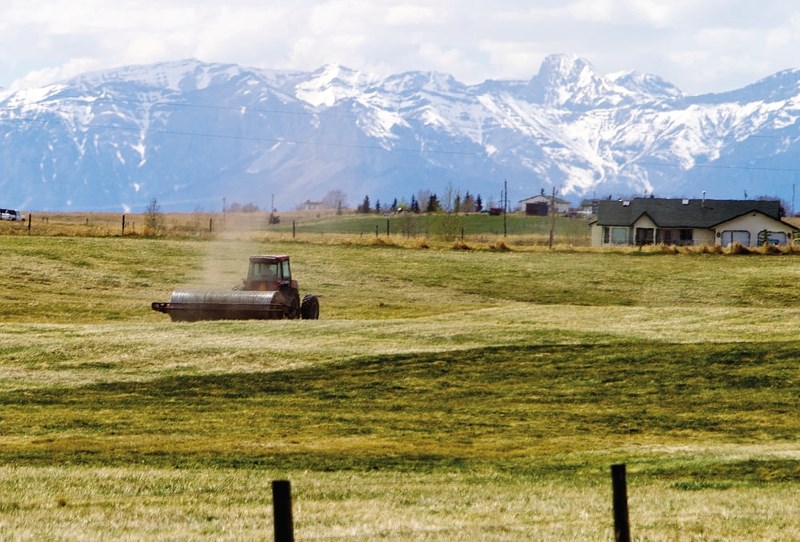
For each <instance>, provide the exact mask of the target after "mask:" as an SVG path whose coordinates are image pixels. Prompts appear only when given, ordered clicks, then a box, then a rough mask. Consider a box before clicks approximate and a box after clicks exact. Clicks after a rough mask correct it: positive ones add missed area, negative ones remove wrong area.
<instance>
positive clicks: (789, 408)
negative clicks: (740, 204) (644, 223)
mask: <svg viewBox="0 0 800 542" xmlns="http://www.w3.org/2000/svg"><path fill="white" fill-rule="evenodd" d="M280 235H282V236H283V237H284V240H271V239H270V237H269V236H264V235H227V236H220V237H218V238H217V239H215V240H209V239H191V238H184V239H175V238H160V239H147V238H139V237H113V236H112V237H109V236H101V237H82V236H71V235H70V236H46V235H35V234H34V235H24V234H22V233H20V234H18V235H5V236H1V237H0V247H2V252H1V253H0V264H2V267H3V269H4V273H3V275H2V276H0V285H1V286H0V292H1V293H0V295H1V296H2V297H0V300H1V301H2V307H3V312H2V314H1V315H0V403H1V404H2V410H0V458H1V459H2V465H1V466H0V488H2V490H0V539H2V540H42V539H44V540H47V539H50V540H98V539H105V540H142V539H157V540H190V539H191V540H196V539H212V540H251V539H265V540H269V539H271V537H272V510H271V494H270V483H271V481H272V480H274V479H279V478H280V479H289V480H291V481H292V484H293V497H294V505H295V509H294V513H295V531H296V538H297V539H298V540H342V541H345V540H378V539H380V540H398V541H399V540H610V539H612V538H613V518H612V511H611V480H610V465H611V464H613V463H625V464H626V465H627V467H628V483H629V487H628V496H629V503H630V516H631V530H632V533H633V536H634V538H635V539H637V540H800V518H798V516H797V514H796V510H795V508H796V507H795V506H794V504H795V502H796V500H797V497H798V493H800V446H798V437H797V435H798V434H800V418H798V416H797V411H798V406H799V405H798V397H800V372H798V367H797V362H798V359H799V358H800V351H798V349H797V345H798V341H797V339H796V336H795V334H796V333H797V329H798V327H799V326H800V309H798V307H797V299H798V298H800V257H799V256H797V255H792V254H788V255H728V254H702V253H696V254H688V253H682V254H661V253H657V252H646V251H645V252H640V251H630V252H591V251H572V250H561V251H552V252H551V251H543V250H540V249H538V250H532V249H529V248H525V247H528V246H529V245H528V244H527V241H525V242H522V243H521V244H520V245H515V244H514V240H515V239H516V238H514V237H512V238H511V239H510V240H509V241H508V245H509V246H510V247H511V249H512V250H508V251H496V250H489V249H488V248H485V249H484V248H482V249H480V250H451V249H449V248H447V245H444V246H442V247H439V248H436V247H434V248H429V249H422V248H415V246H417V245H415V244H414V243H411V244H408V245H403V246H400V244H395V243H394V242H392V241H391V240H384V241H383V242H381V243H377V242H366V241H365V242H354V241H352V240H346V239H345V240H339V241H336V242H332V241H330V240H327V241H315V242H311V241H310V240H309V239H303V240H296V241H295V242H291V241H290V240H289V239H285V235H284V234H280ZM373 235H374V234H373ZM254 253H288V254H291V256H292V263H293V269H294V271H295V275H296V276H297V278H298V280H299V281H300V286H301V294H303V293H306V292H314V293H316V294H318V295H319V297H320V302H321V319H320V320H318V321H246V322H199V323H193V324H187V323H172V322H170V321H169V319H168V318H167V317H166V316H165V315H163V314H159V313H156V312H154V311H152V310H150V302H151V301H157V300H167V299H168V298H169V295H170V292H171V291H172V289H173V287H176V286H196V287H206V288H228V287H231V286H233V285H235V284H237V283H238V282H239V280H240V278H241V277H242V275H243V274H244V272H245V266H246V257H247V256H248V255H249V254H254Z"/></svg>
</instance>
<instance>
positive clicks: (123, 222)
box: [122, 215, 125, 237]
mask: <svg viewBox="0 0 800 542" xmlns="http://www.w3.org/2000/svg"><path fill="white" fill-rule="evenodd" d="M122 235H123V237H124V236H125V215H122Z"/></svg>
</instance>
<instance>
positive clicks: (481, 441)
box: [0, 343, 800, 483]
mask: <svg viewBox="0 0 800 542" xmlns="http://www.w3.org/2000/svg"><path fill="white" fill-rule="evenodd" d="M797 355H798V354H797V352H796V349H795V347H794V344H792V343H784V344H780V343H778V344H763V343H749V344H712V345H670V344H661V343H649V344H648V343H644V344H634V345H631V344H627V345H624V347H621V345H617V344H606V345H593V346H569V345H567V346H562V347H557V346H547V347H535V346H528V347H515V348H501V347H493V348H487V349H474V350H469V351H457V352H443V353H427V354H408V355H398V356H386V357H378V358H368V359H360V360H354V361H351V362H347V363H341V364H325V365H322V366H316V367H307V368H301V369H297V370H291V371H272V372H265V373H225V374H208V375H196V376H172V377H164V378H157V379H153V380H151V381H146V382H106V383H97V384H93V385H88V386H81V387H71V388H62V389H59V388H58V387H57V386H53V387H52V388H50V389H38V390H24V389H22V390H17V391H14V390H8V391H3V392H2V393H0V404H2V411H3V415H2V427H3V438H2V440H0V442H2V446H1V447H0V458H3V460H5V461H13V462H14V463H16V464H31V465H42V464H52V462H54V461H57V462H63V463H68V464H75V463H77V464H88V465H124V464H127V463H131V462H135V463H137V464H151V465H153V466H163V465H177V466H189V465H193V466H205V467H226V466H259V467H269V468H292V469H311V470H331V469H334V470H339V469H359V470H361V469H367V470H369V469H381V470H385V469H389V470H393V469H395V470H396V469H399V470H410V471H413V470H425V471H427V470H440V469H453V468H455V469H472V468H492V469H499V470H505V469H510V470H515V471H520V470H522V471H527V472H529V473H533V472H539V473H542V472H550V471H553V472H555V473H557V474H558V475H559V476H563V475H565V474H566V473H567V472H574V471H576V470H580V469H584V468H589V469H591V470H593V471H597V470H598V469H599V470H602V469H603V468H604V466H605V465H606V464H607V462H608V461H612V460H625V459H631V460H633V461H636V453H632V452H620V453H614V452H613V450H621V449H635V448H638V449H640V450H646V449H647V448H648V447H649V446H656V445H658V446H671V445H679V444H680V445H700V444H705V445H714V444H719V445H724V444H730V443H781V442H792V441H793V439H794V438H795V435H796V434H797V432H798V430H800V421H799V420H798V419H797V417H796V416H795V412H794V408H793V406H792V405H794V404H796V397H797V396H798V394H800V382H799V381H798V378H797V372H796V368H795V367H796V363H797ZM629 455H630V456H631V457H628V456H629ZM646 455H647V454H645V456H646ZM565 458H568V459H565ZM751 459H752V458H746V459H745V461H750V460H751ZM728 461H729V458H720V462H725V463H728ZM799 465H800V463H798V462H797V460H796V459H793V458H789V459H786V460H784V461H778V462H776V463H775V465H774V466H773V467H770V469H771V470H772V471H774V472H773V474H771V475H770V476H761V475H760V474H758V469H744V470H740V469H731V468H730V467H725V468H724V469H722V470H721V472H731V473H732V474H731V480H735V481H736V482H737V483H739V482H743V481H747V482H754V483H757V482H764V481H769V480H770V479H776V480H790V479H793V478H794V477H796V476H797V475H798V473H800V470H799V469H798V466H799ZM707 470H710V471H714V470H715V468H714V467H711V466H708V465H707ZM669 471H670V469H665V467H664V466H659V467H657V468H653V469H650V472H652V473H653V474H654V475H655V474H656V473H658V475H659V476H671V475H672V474H670V472H669ZM750 471H752V472H750ZM717 472H720V470H719V469H718V470H717ZM734 473H735V475H736V476H733V474H734ZM673 474H674V473H673ZM723 477H724V476H723Z"/></svg>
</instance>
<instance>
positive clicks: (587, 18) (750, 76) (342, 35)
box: [0, 0, 800, 94]
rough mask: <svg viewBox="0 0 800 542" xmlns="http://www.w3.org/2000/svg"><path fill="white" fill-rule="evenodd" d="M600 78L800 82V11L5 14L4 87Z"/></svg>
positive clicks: (96, 8)
mask: <svg viewBox="0 0 800 542" xmlns="http://www.w3.org/2000/svg"><path fill="white" fill-rule="evenodd" d="M554 53H571V54H576V55H578V56H580V57H583V58H585V59H586V60H588V61H589V62H590V63H591V64H592V65H593V66H594V67H595V68H596V69H597V70H598V71H599V72H600V73H603V74H609V73H613V72H618V71H629V70H636V71H639V72H643V73H652V74H655V75H658V76H661V77H663V78H664V79H666V80H667V81H669V82H671V83H673V84H674V85H676V86H677V87H678V88H680V89H681V90H682V91H684V92H685V93H687V94H702V93H706V92H721V91H726V90H733V89H736V88H740V87H742V86H745V85H747V84H749V83H753V82H755V81H757V80H758V79H761V78H763V77H766V76H769V75H772V74H774V73H776V72H778V71H781V70H784V69H788V68H800V3H795V2H791V1H787V0H757V1H756V0H494V1H491V2H479V1H477V0H424V1H423V0H398V1H387V0H292V1H291V2H289V1H286V0H284V1H282V2H274V1H273V0H222V1H221V0H157V1H155V0H114V1H108V0H81V1H79V2H76V1H75V0H47V1H39V0H3V2H2V3H1V4H0V87H5V88H11V89H18V88H27V87H35V86H40V85H43V84H48V83H51V82H55V81H59V80H63V79H67V78H69V77H72V76H75V75H78V74H80V73H83V72H87V71H94V70H99V69H107V68H114V67H119V66H125V65H130V64H149V63H154V62H160V61H170V60H180V59H185V58H195V59H198V60H201V61H204V62H222V63H234V64H240V65H242V66H244V67H253V68H267V69H279V70H284V69H289V70H301V71H313V70H315V69H317V68H319V67H320V66H323V65H325V64H341V65H343V66H347V67H349V68H351V69H354V70H358V71H362V72H366V73H370V74H375V75H379V76H386V75H390V74H395V73H401V72H404V71H416V70H421V71H429V70H430V71H439V72H444V73H448V74H452V75H453V76H454V77H455V78H456V79H458V80H459V81H461V82H464V83H467V84H475V83H480V82H483V81H485V80H488V79H504V80H527V79H530V78H531V77H533V76H534V75H536V74H537V73H538V71H539V67H540V65H541V63H542V60H543V59H544V58H545V57H546V56H547V55H549V54H554Z"/></svg>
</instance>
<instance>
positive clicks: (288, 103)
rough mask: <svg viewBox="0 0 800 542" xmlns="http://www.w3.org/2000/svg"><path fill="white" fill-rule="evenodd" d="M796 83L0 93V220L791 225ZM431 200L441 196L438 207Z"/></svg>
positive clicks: (133, 79)
mask: <svg viewBox="0 0 800 542" xmlns="http://www.w3.org/2000/svg"><path fill="white" fill-rule="evenodd" d="M798 118H800V70H796V69H791V70H786V71H782V72H779V73H776V74H774V75H772V76H769V77H766V78H764V79H762V80H760V81H757V82H755V83H753V84H752V85H749V86H746V87H744V88H740V89H736V90H732V91H730V92H724V93H716V94H704V95H697V96H690V95H686V94H684V93H683V92H681V91H680V90H679V89H678V88H677V87H676V86H674V85H672V84H671V83H669V82H667V81H665V80H663V79H662V78H660V77H658V76H656V75H652V74H643V73H637V72H625V73H615V74H606V75H603V74H601V73H599V72H598V71H597V70H596V69H595V68H594V67H593V66H592V64H591V63H590V62H589V61H587V60H585V59H583V58H579V57H577V56H574V55H566V54H560V55H551V56H549V57H547V58H546V59H545V60H544V62H543V63H542V66H541V68H540V69H539V72H538V74H536V75H535V76H533V77H532V78H531V79H530V80H527V81H524V80H523V81H494V80H488V81H485V82H483V83H480V84H475V85H467V84H464V83H461V82H459V81H457V80H456V79H455V78H454V77H452V76H451V75H448V74H444V73H437V72H419V71H417V72H406V73H400V74H394V75H390V76H388V77H378V76H375V75H370V74H367V73H363V72H359V71H355V70H352V69H348V68H346V67H344V66H339V65H326V66H323V67H321V68H319V69H318V70H316V71H313V72H303V71H279V70H264V69H253V68H245V67H242V66H238V65H235V64H211V63H204V62H200V61H198V60H183V61H176V62H165V63H158V64H152V65H140V66H127V67H121V68H118V69H111V70H105V71H99V72H92V73H86V74H83V75H81V76H78V77H75V78H73V79H70V80H66V81H63V82H60V83H56V84H51V85H47V86H43V87H40V88H33V89H25V90H17V91H12V90H0V138H2V141H3V145H2V147H0V206H6V207H14V208H20V209H25V210H30V211H35V210H39V211H55V210H59V211H68V210H94V211H117V210H118V211H121V212H142V211H144V209H145V208H146V207H147V205H148V204H149V203H150V202H151V201H152V200H153V199H156V200H158V202H159V203H160V206H161V208H162V209H164V210H169V211H194V210H209V211H210V210H219V209H220V208H221V207H222V206H223V205H224V203H223V202H225V201H227V202H228V203H233V202H239V203H242V204H246V203H252V204H255V205H258V206H260V207H261V208H263V209H268V208H269V207H270V206H271V205H273V202H274V205H275V207H276V208H277V209H290V208H295V207H297V206H299V205H300V204H302V203H303V202H304V201H306V200H320V199H322V198H323V197H324V196H325V195H326V194H327V193H329V192H331V191H339V192H341V193H343V194H345V195H346V196H347V197H348V198H349V203H350V204H351V205H353V206H355V205H357V204H358V203H360V202H361V200H362V199H363V198H364V197H365V196H369V197H370V199H371V201H372V202H373V203H374V202H376V201H382V202H384V203H389V202H391V201H392V200H393V199H394V198H399V199H406V200H408V199H410V197H411V196H412V195H414V194H417V193H418V192H419V191H421V190H427V191H430V192H432V193H438V194H443V193H445V192H450V193H452V192H453V191H455V192H461V193H466V192H470V193H471V194H473V195H481V196H482V199H483V200H484V201H485V202H490V201H492V200H494V201H498V202H499V201H500V200H501V198H502V194H503V187H504V183H507V184H506V186H507V187H508V199H509V201H510V203H511V204H512V205H514V204H515V203H516V201H518V200H520V199H523V198H526V197H529V196H532V195H536V194H538V193H540V192H541V191H545V192H546V193H547V194H550V193H551V190H552V189H553V188H556V189H557V191H558V194H559V195H560V196H561V197H562V198H565V199H569V200H571V201H574V202H577V201H578V200H580V199H582V198H593V197H596V198H606V197H630V196H634V195H639V196H645V195H656V196H659V197H700V194H701V193H702V192H705V193H706V194H707V196H708V197H713V198H716V199H723V198H742V197H757V196H773V197H778V198H781V199H783V200H784V201H788V200H789V199H791V200H792V210H793V206H794V201H793V200H794V186H795V182H796V181H795V178H797V177H798V173H800V153H798V150H800V125H798ZM440 199H441V196H440Z"/></svg>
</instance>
